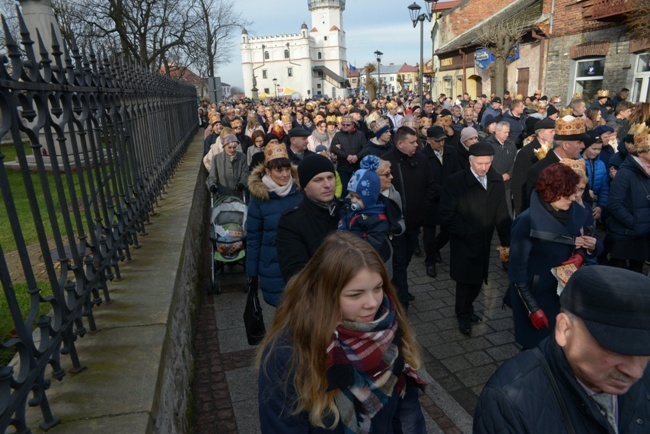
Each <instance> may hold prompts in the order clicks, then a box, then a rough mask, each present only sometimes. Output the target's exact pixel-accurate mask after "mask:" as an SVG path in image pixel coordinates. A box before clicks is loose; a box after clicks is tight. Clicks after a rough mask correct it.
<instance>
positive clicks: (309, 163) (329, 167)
mask: <svg viewBox="0 0 650 434" xmlns="http://www.w3.org/2000/svg"><path fill="white" fill-rule="evenodd" d="M323 172H332V173H334V164H332V162H331V161H330V159H329V158H327V157H325V156H323V155H320V154H310V155H307V156H306V157H305V158H303V160H302V161H301V162H300V164H298V180H299V181H300V187H301V188H302V189H303V190H304V189H305V187H306V186H307V184H309V181H311V180H312V179H313V178H314V176H316V175H318V174H319V173H323Z"/></svg>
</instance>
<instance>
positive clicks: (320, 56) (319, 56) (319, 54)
mask: <svg viewBox="0 0 650 434" xmlns="http://www.w3.org/2000/svg"><path fill="white" fill-rule="evenodd" d="M322 58H323V53H321V52H320V51H319V52H318V60H321V59H322Z"/></svg>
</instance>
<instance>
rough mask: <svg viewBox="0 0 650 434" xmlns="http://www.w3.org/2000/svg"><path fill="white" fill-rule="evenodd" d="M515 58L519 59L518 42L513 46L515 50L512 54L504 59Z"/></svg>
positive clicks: (512, 59) (511, 59)
mask: <svg viewBox="0 0 650 434" xmlns="http://www.w3.org/2000/svg"><path fill="white" fill-rule="evenodd" d="M517 59H519V42H517V45H516V46H515V51H513V53H512V55H511V56H510V57H508V58H507V59H506V61H508V62H514V61H515V60H517Z"/></svg>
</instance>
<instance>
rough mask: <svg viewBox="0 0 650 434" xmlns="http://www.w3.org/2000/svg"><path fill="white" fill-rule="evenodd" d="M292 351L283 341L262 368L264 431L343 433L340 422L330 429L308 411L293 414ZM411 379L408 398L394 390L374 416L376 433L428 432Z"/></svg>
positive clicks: (273, 433)
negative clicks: (313, 420) (315, 423)
mask: <svg viewBox="0 0 650 434" xmlns="http://www.w3.org/2000/svg"><path fill="white" fill-rule="evenodd" d="M267 351H268V348H267ZM292 352H293V351H292V346H291V342H287V341H286V340H285V341H284V342H279V343H278V344H277V345H276V347H275V348H274V350H273V353H272V354H271V356H270V357H269V360H268V363H266V364H265V365H264V364H263V365H262V366H261V367H260V371H259V377H258V386H259V387H258V402H259V412H260V427H261V429H262V434H343V433H344V429H343V424H342V423H340V422H339V424H338V425H336V426H335V427H334V429H333V430H326V429H324V428H317V427H314V426H312V425H311V424H310V423H309V414H308V413H307V412H302V413H299V414H297V415H292V414H291V410H290V408H291V403H292V402H293V400H294V399H295V389H294V387H293V378H292V376H291V369H292V368H291V366H292V361H294V359H292ZM265 356H266V354H265ZM285 380H286V381H285ZM409 381H410V380H408V379H407V382H406V391H405V395H404V397H403V398H400V397H399V396H398V394H397V392H396V391H394V392H393V396H392V397H391V398H390V400H389V401H388V402H387V403H386V404H385V405H384V406H383V408H382V409H381V410H380V411H379V413H377V414H376V415H375V417H374V418H372V428H371V432H372V434H425V433H426V432H427V429H426V422H425V421H424V415H423V414H422V408H421V407H420V401H419V400H418V395H419V389H418V388H417V387H416V386H414V385H411V383H410V382H409ZM285 385H286V388H285Z"/></svg>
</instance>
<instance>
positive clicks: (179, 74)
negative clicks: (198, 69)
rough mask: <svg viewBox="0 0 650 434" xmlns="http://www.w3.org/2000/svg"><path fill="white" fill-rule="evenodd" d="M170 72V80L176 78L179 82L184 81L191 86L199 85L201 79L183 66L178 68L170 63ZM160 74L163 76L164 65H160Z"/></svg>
mask: <svg viewBox="0 0 650 434" xmlns="http://www.w3.org/2000/svg"><path fill="white" fill-rule="evenodd" d="M169 66H170V70H169V76H170V77H171V78H176V79H179V80H181V81H184V82H186V83H189V84H193V85H195V86H196V85H198V84H200V83H201V81H202V79H201V77H199V76H198V75H196V74H195V73H194V72H193V71H192V70H190V69H189V68H187V67H185V66H179V65H176V64H174V63H170V64H169ZM160 73H161V74H165V73H166V72H165V65H162V66H161V67H160Z"/></svg>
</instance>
